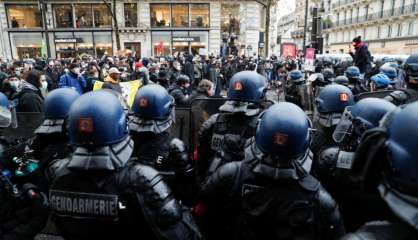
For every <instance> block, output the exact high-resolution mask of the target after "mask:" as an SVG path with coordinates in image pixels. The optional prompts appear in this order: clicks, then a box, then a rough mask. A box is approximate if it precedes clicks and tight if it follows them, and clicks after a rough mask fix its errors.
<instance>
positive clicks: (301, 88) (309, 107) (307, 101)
mask: <svg viewBox="0 0 418 240" xmlns="http://www.w3.org/2000/svg"><path fill="white" fill-rule="evenodd" d="M298 94H299V96H300V101H301V105H302V108H303V110H304V111H305V113H306V114H307V115H308V116H312V115H313V92H312V85H311V84H310V82H307V83H305V84H302V85H298Z"/></svg>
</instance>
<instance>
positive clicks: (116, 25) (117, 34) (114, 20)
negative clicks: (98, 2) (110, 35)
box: [103, 0, 121, 51]
mask: <svg viewBox="0 0 418 240" xmlns="http://www.w3.org/2000/svg"><path fill="white" fill-rule="evenodd" d="M103 2H104V3H105V4H106V6H107V9H108V10H109V12H110V14H111V15H112V18H113V25H114V30H115V36H116V48H117V50H118V51H119V50H121V46H120V35H119V25H118V19H117V18H116V0H113V3H110V1H106V0H103ZM112 5H113V7H112Z"/></svg>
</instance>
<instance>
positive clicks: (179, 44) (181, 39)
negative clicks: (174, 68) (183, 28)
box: [172, 31, 189, 55]
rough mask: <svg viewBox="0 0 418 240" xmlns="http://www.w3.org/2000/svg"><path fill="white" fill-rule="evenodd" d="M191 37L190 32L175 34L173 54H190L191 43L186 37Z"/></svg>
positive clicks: (176, 32) (177, 32)
mask: <svg viewBox="0 0 418 240" xmlns="http://www.w3.org/2000/svg"><path fill="white" fill-rule="evenodd" d="M188 36H189V33H188V32H180V31H175V32H173V37H172V39H173V54H174V55H175V54H177V53H178V52H179V53H184V52H189V42H188V39H186V37H188Z"/></svg>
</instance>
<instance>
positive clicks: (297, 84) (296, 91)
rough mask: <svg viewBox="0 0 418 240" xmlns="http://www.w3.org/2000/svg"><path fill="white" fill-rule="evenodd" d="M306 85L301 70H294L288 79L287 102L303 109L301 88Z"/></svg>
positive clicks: (286, 88)
mask: <svg viewBox="0 0 418 240" xmlns="http://www.w3.org/2000/svg"><path fill="white" fill-rule="evenodd" d="M304 83H305V79H304V77H303V73H302V72H301V71H300V70H292V71H290V72H289V75H288V77H287V84H286V87H285V100H286V102H291V103H294V104H296V105H298V106H299V107H300V108H303V103H302V95H301V91H300V89H301V87H302V85H303V84H304Z"/></svg>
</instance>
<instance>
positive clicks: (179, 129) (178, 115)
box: [170, 108, 190, 146]
mask: <svg viewBox="0 0 418 240" xmlns="http://www.w3.org/2000/svg"><path fill="white" fill-rule="evenodd" d="M170 135H171V136H172V137H176V138H178V139H180V140H182V141H183V142H184V144H186V146H190V145H189V144H190V137H189V136H190V108H176V109H175V122H174V124H173V125H172V126H171V128H170Z"/></svg>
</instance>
